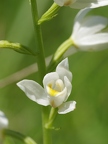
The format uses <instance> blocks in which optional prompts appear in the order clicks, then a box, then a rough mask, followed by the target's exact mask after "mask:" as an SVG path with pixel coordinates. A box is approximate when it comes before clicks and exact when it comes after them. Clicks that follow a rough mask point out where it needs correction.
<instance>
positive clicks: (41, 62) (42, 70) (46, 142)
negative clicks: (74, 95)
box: [30, 0, 51, 144]
mask: <svg viewBox="0 0 108 144" xmlns="http://www.w3.org/2000/svg"><path fill="white" fill-rule="evenodd" d="M30 2H31V10H32V17H33V23H34V28H35V36H36V46H37V48H38V51H39V55H38V56H37V64H38V70H39V77H40V81H39V82H40V84H41V85H42V80H43V77H44V75H45V74H46V65H45V56H44V48H43V40H42V32H41V27H40V25H38V10H37V2H36V0H31V1H30ZM47 113H48V107H42V128H43V144H51V132H50V131H49V130H48V129H46V128H45V123H46V121H47V118H48V116H47Z"/></svg>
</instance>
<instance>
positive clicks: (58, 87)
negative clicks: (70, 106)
mask: <svg viewBox="0 0 108 144" xmlns="http://www.w3.org/2000/svg"><path fill="white" fill-rule="evenodd" d="M63 89H64V83H63V81H62V80H61V79H58V80H57V81H55V83H54V84H52V83H49V84H48V85H47V86H46V90H47V93H48V94H49V95H50V96H57V95H59V93H60V92H62V90H63Z"/></svg>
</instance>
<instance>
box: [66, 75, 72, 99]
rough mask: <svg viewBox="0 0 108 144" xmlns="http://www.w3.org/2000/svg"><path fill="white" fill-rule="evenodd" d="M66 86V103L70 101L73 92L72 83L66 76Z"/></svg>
mask: <svg viewBox="0 0 108 144" xmlns="http://www.w3.org/2000/svg"><path fill="white" fill-rule="evenodd" d="M64 84H65V87H66V88H67V95H66V98H65V101H66V100H67V99H68V97H69V96H70V94H71V91H72V84H71V83H70V81H69V79H68V78H67V77H66V76H65V77H64Z"/></svg>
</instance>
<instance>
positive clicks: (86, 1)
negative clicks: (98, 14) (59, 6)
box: [70, 0, 108, 9]
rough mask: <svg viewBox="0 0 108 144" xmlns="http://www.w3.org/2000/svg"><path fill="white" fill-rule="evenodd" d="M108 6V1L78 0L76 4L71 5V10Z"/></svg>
mask: <svg viewBox="0 0 108 144" xmlns="http://www.w3.org/2000/svg"><path fill="white" fill-rule="evenodd" d="M105 5H108V1H107V0H77V1H76V2H75V3H73V4H72V5H70V7H71V8H76V9H82V8H85V7H90V8H96V7H101V6H105Z"/></svg>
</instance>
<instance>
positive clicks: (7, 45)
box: [0, 40, 37, 56]
mask: <svg viewBox="0 0 108 144" xmlns="http://www.w3.org/2000/svg"><path fill="white" fill-rule="evenodd" d="M0 48H6V49H12V50H14V51H16V52H18V53H22V54H28V55H33V56H36V55H37V53H34V52H33V51H31V50H30V49H29V48H27V47H25V46H23V45H21V44H20V43H11V42H9V41H6V40H0Z"/></svg>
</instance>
